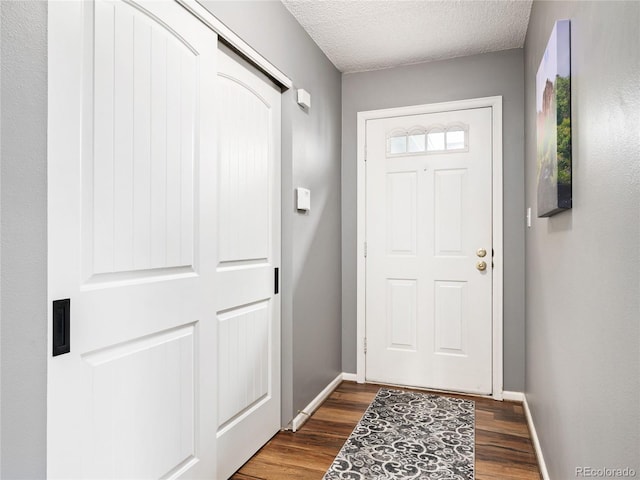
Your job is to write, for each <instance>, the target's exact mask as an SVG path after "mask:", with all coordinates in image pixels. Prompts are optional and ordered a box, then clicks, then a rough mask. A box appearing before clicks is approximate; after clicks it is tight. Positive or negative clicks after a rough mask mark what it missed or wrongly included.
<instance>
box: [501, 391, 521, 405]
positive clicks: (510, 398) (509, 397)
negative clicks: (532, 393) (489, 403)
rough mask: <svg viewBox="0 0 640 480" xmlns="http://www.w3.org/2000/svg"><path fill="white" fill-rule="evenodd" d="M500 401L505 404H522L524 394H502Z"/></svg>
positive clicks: (505, 392)
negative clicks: (505, 402) (503, 401)
mask: <svg viewBox="0 0 640 480" xmlns="http://www.w3.org/2000/svg"><path fill="white" fill-rule="evenodd" d="M502 399H503V400H506V401H507V402H521V403H524V393H522V392H507V391H504V392H502Z"/></svg>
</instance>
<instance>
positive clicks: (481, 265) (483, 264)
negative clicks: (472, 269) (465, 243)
mask: <svg viewBox="0 0 640 480" xmlns="http://www.w3.org/2000/svg"><path fill="white" fill-rule="evenodd" d="M476 268H477V269H478V270H480V271H481V272H484V271H485V270H486V269H487V262H485V261H481V262H478V263H476Z"/></svg>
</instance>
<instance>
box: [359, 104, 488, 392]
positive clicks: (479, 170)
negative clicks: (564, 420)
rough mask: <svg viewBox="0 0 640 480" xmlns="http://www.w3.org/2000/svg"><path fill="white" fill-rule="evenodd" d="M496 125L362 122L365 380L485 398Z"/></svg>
mask: <svg viewBox="0 0 640 480" xmlns="http://www.w3.org/2000/svg"><path fill="white" fill-rule="evenodd" d="M491 117H492V112H491V108H489V107H487V108H476V109H470V110H459V111H452V112H442V113H430V114H424V115H409V116H404V117H393V118H383V119H375V120H368V121H367V123H366V151H367V158H366V242H367V243H366V379H367V381H377V382H384V383H393V384H401V385H411V386H418V387H425V388H432V389H442V390H453V391H460V392H473V393H481V394H490V393H491V392H492V171H491V168H492V130H491V129H492V123H491ZM483 252H486V253H485V254H483ZM483 264H484V265H483ZM483 266H484V267H486V268H484V269H483Z"/></svg>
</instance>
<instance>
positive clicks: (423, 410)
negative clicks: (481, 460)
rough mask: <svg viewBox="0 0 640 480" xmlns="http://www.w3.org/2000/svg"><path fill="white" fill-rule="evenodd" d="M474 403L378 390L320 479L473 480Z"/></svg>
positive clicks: (430, 395)
mask: <svg viewBox="0 0 640 480" xmlns="http://www.w3.org/2000/svg"><path fill="white" fill-rule="evenodd" d="M474 410H475V404H474V402H472V401H470V400H463V399H460V398H453V397H446V396H442V395H433V394H427V393H418V392H405V391H400V390H391V389H386V388H381V389H380V390H379V391H378V394H377V395H376V397H375V398H374V400H373V402H372V403H371V405H369V407H368V408H367V411H366V412H365V413H364V415H363V416H362V418H361V419H360V421H359V422H358V424H357V425H356V427H355V429H354V430H353V432H352V433H351V435H350V436H349V438H348V439H347V441H346V443H345V444H344V446H343V447H342V449H341V450H340V453H338V456H337V457H336V459H335V460H334V461H333V464H332V465H331V467H330V468H329V470H328V471H327V473H326V474H325V475H324V477H323V480H383V479H402V480H405V479H428V480H473V479H474V442H475V416H474Z"/></svg>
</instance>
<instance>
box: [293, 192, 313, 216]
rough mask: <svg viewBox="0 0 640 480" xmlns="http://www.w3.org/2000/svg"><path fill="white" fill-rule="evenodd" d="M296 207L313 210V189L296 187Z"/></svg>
mask: <svg viewBox="0 0 640 480" xmlns="http://www.w3.org/2000/svg"><path fill="white" fill-rule="evenodd" d="M296 209H297V210H302V211H303V212H308V211H309V210H311V191H310V190H309V189H306V188H302V187H298V188H296Z"/></svg>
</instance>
